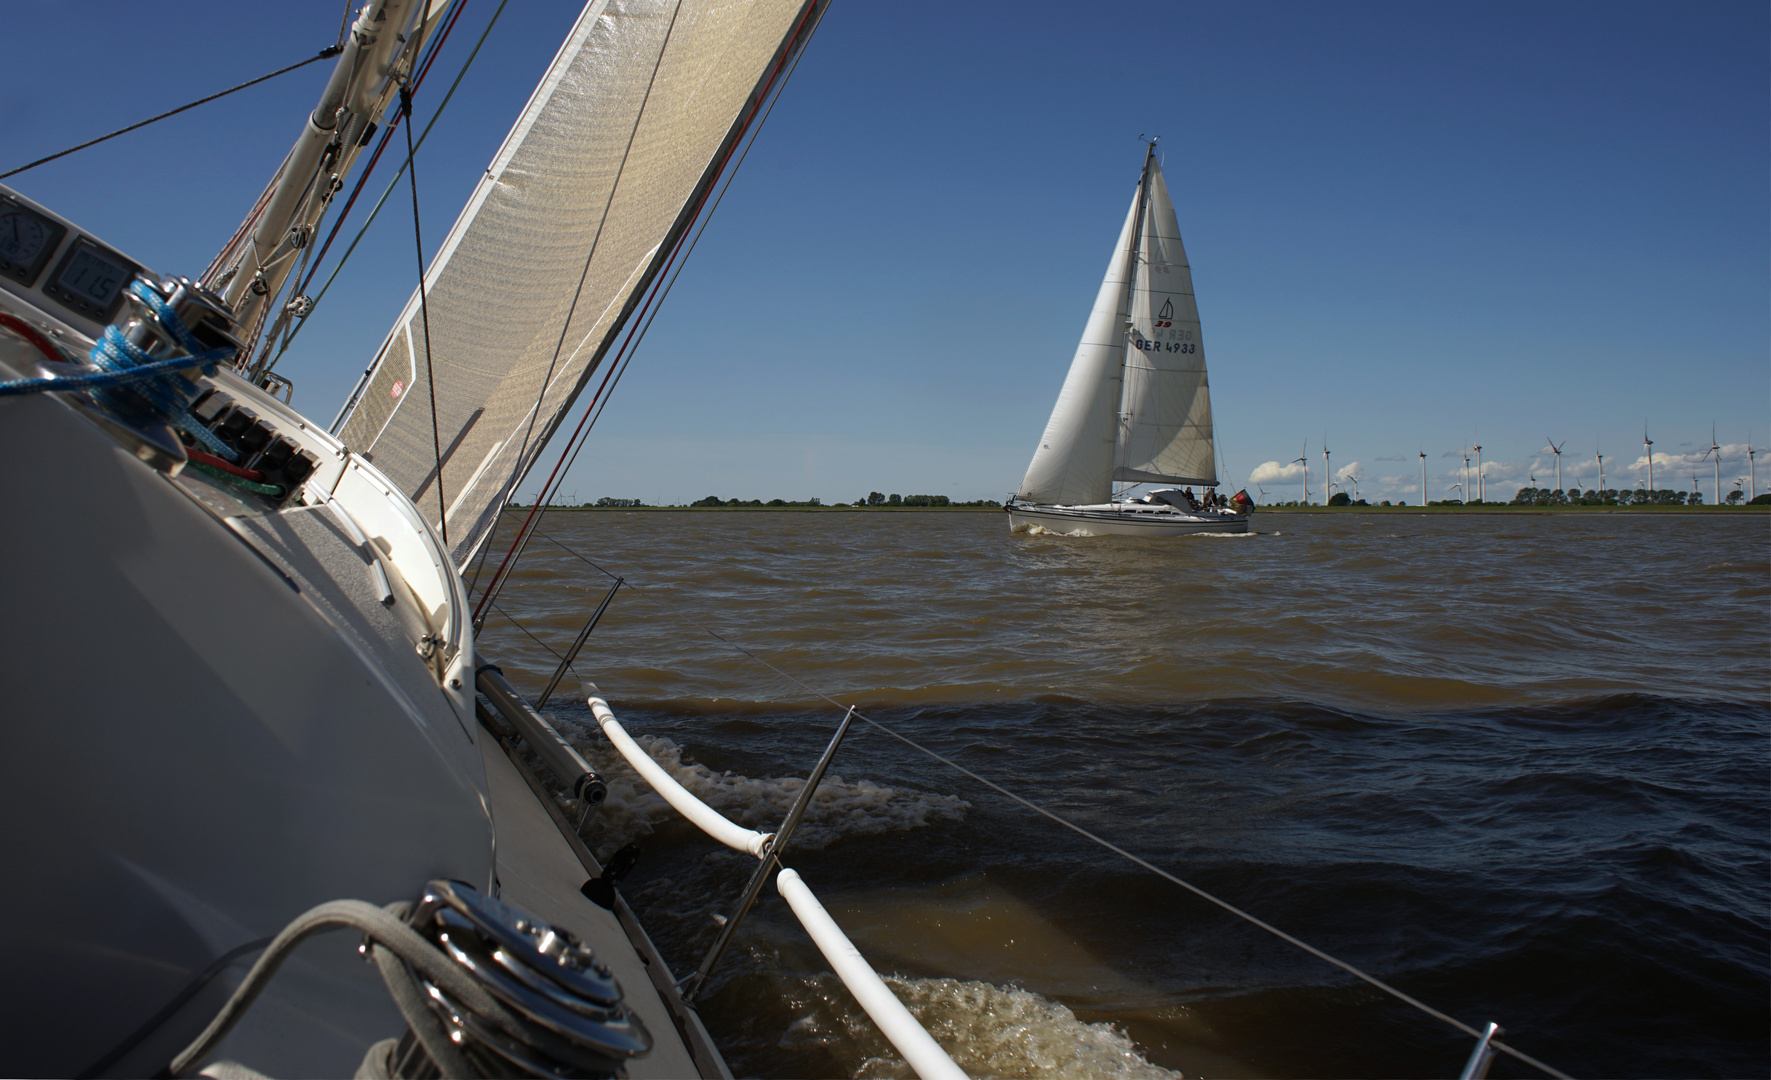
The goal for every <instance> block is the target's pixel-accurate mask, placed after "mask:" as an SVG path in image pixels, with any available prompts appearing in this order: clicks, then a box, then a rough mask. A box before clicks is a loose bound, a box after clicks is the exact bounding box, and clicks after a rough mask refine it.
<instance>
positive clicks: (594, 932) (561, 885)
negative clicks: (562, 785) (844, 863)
mask: <svg viewBox="0 0 1771 1080" xmlns="http://www.w3.org/2000/svg"><path fill="white" fill-rule="evenodd" d="M480 746H481V748H482V750H483V753H484V756H485V761H486V785H487V790H488V792H489V793H490V799H491V804H492V818H493V821H494V822H496V824H497V829H498V881H499V886H500V894H499V895H500V898H501V899H503V900H504V901H505V902H506V903H509V904H512V905H515V906H516V907H519V908H522V909H523V910H525V911H527V912H529V913H530V914H532V915H535V916H537V917H539V918H541V919H545V920H546V921H548V922H551V923H554V924H556V925H558V926H561V927H564V928H565V929H567V930H570V931H571V932H572V933H574V934H576V935H577V936H578V938H579V940H581V941H583V942H584V944H586V945H588V946H589V947H590V948H591V949H592V950H593V951H594V952H595V953H596V955H597V957H598V959H600V960H601V961H602V962H603V963H605V964H607V965H608V966H609V969H610V970H611V971H613V972H614V974H615V978H616V979H617V980H619V981H620V983H621V988H622V990H623V991H624V992H625V995H626V1001H627V1004H628V1006H629V1007H630V1008H632V1009H633V1011H634V1013H635V1014H636V1015H638V1016H639V1018H640V1020H641V1022H642V1023H644V1024H645V1025H646V1029H647V1030H648V1031H650V1032H651V1033H652V1038H653V1047H652V1051H651V1052H650V1053H649V1054H647V1055H645V1056H644V1057H641V1058H637V1059H635V1060H633V1061H632V1062H630V1063H629V1064H628V1066H627V1069H626V1075H627V1076H629V1077H635V1078H643V1077H678V1078H680V1077H690V1076H699V1077H706V1078H716V1077H717V1078H724V1080H730V1077H731V1073H730V1072H729V1071H728V1070H727V1069H726V1066H725V1062H724V1061H723V1060H722V1059H721V1058H720V1056H719V1053H718V1051H717V1050H715V1049H714V1048H713V1042H712V1040H711V1039H709V1038H708V1035H707V1031H706V1029H705V1028H703V1027H702V1026H701V1021H700V1019H699V1018H697V1017H696V1016H695V1014H694V1012H693V1011H692V1010H690V1009H689V1008H688V1007H687V1006H685V1005H683V1003H682V999H681V998H680V997H678V995H677V993H676V988H675V983H674V981H673V979H672V978H671V975H670V971H669V969H668V968H667V967H666V966H665V963H664V959H663V957H661V956H660V955H659V954H658V950H657V949H656V948H655V947H653V945H652V942H651V940H650V939H649V938H648V937H647V936H646V933H645V931H644V930H643V929H642V928H641V927H640V925H639V922H638V920H637V919H635V918H634V916H633V913H632V911H630V910H629V909H628V907H627V902H626V901H625V900H624V899H622V898H621V897H620V895H619V894H617V895H616V899H615V910H614V911H605V910H604V909H603V908H601V907H598V906H597V905H596V904H594V903H592V902H591V901H590V900H588V899H586V898H585V896H584V894H582V893H581V892H579V891H578V890H579V887H580V886H581V885H583V884H584V882H585V881H586V880H587V879H588V878H591V877H595V876H596V875H598V874H600V873H601V872H602V870H601V867H599V866H598V865H597V862H596V859H595V858H594V857H593V856H592V855H591V853H590V851H589V849H587V848H586V847H585V846H584V843H583V842H582V841H580V840H579V839H578V837H577V835H576V834H575V833H574V832H573V831H572V828H571V825H570V824H569V823H568V822H566V821H565V819H564V817H563V815H562V814H561V812H560V810H559V808H558V806H557V805H556V804H555V802H554V800H553V797H552V796H551V795H550V794H548V792H547V790H546V789H545V788H544V787H543V786H542V785H541V783H540V781H539V780H538V779H537V778H536V777H535V775H534V774H533V773H532V772H530V771H529V769H528V767H527V766H526V765H525V764H524V763H523V762H522V761H521V760H520V759H517V758H515V757H514V756H513V755H511V754H510V753H509V751H507V750H506V749H505V748H504V746H503V744H502V743H501V742H500V741H499V740H498V739H496V738H483V739H481V740H480Z"/></svg>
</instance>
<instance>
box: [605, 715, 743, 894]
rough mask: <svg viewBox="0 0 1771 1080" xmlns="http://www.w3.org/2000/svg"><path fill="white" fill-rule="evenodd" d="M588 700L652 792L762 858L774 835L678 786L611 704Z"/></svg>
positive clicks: (723, 838)
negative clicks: (750, 826) (729, 815)
mask: <svg viewBox="0 0 1771 1080" xmlns="http://www.w3.org/2000/svg"><path fill="white" fill-rule="evenodd" d="M586 700H588V702H589V703H590V711H591V714H592V715H594V716H595V717H596V722H597V726H598V727H600V728H602V729H603V734H604V735H607V736H608V737H609V741H610V742H611V743H614V744H615V749H616V750H619V751H620V752H621V756H622V757H624V758H626V759H627V763H628V764H629V765H632V766H633V767H634V770H635V771H636V772H638V773H639V774H640V775H641V776H642V777H644V778H645V781H646V783H648V784H650V785H652V790H653V791H656V792H657V793H658V794H659V795H660V796H662V797H663V799H664V801H665V802H667V803H669V804H670V805H671V806H674V807H676V810H677V812H678V813H680V814H682V816H684V817H686V818H688V819H689V820H690V821H691V822H693V823H694V825H695V826H696V827H697V828H699V829H700V830H701V831H702V832H704V833H706V834H707V835H708V836H711V837H713V838H714V839H715V840H718V841H719V842H720V843H722V844H724V845H726V846H727V847H729V848H736V849H737V850H739V851H742V852H745V853H747V854H750V855H754V856H756V857H757V858H759V859H760V858H762V855H763V852H764V851H766V850H767V849H768V846H769V840H770V839H771V838H772V837H773V836H774V833H759V832H757V831H756V830H755V829H746V828H745V827H744V826H742V825H739V824H738V823H736V822H734V821H732V820H731V819H729V818H727V817H726V816H725V815H724V814H721V813H720V812H719V811H718V810H715V809H714V808H713V807H711V806H708V805H707V804H706V803H704V802H702V801H701V800H700V799H698V798H696V797H695V795H694V794H693V793H692V792H690V791H689V789H688V788H685V787H683V786H682V785H681V784H679V783H677V782H676V779H675V778H674V777H672V776H671V775H670V774H669V773H667V772H665V771H664V769H663V768H662V767H661V766H659V764H658V763H657V762H656V761H653V760H652V755H650V754H648V753H646V751H645V749H644V748H642V747H641V746H640V744H639V743H636V742H634V741H633V737H632V736H630V735H628V734H627V731H626V729H625V728H623V727H622V726H621V722H620V721H619V720H616V719H615V714H614V713H613V712H611V711H610V709H609V703H608V702H606V701H604V700H603V699H602V698H600V697H596V696H595V695H588V696H587V699H586Z"/></svg>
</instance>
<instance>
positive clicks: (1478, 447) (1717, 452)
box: [1261, 424, 1759, 506]
mask: <svg viewBox="0 0 1771 1080" xmlns="http://www.w3.org/2000/svg"><path fill="white" fill-rule="evenodd" d="M1544 442H1545V443H1546V444H1547V445H1545V446H1544V448H1543V449H1544V450H1547V451H1549V452H1550V453H1551V454H1554V455H1555V459H1556V490H1557V491H1562V490H1565V489H1564V488H1563V487H1562V448H1563V447H1564V446H1567V445H1568V440H1567V439H1563V440H1562V441H1561V442H1560V443H1558V442H1556V441H1555V440H1554V439H1551V438H1549V437H1548V436H1545V438H1544ZM1642 450H1643V455H1644V456H1645V457H1646V458H1647V461H1648V490H1649V491H1653V490H1655V487H1654V440H1653V439H1651V438H1649V437H1648V425H1647V424H1643V425H1642ZM1472 451H1473V452H1474V453H1475V455H1476V501H1477V502H1486V501H1488V500H1487V497H1486V496H1487V491H1486V484H1485V482H1484V480H1485V478H1484V477H1483V475H1482V444H1481V443H1476V444H1475V445H1473V446H1471V447H1470V448H1469V449H1467V450H1465V451H1464V452H1463V458H1464V482H1463V483H1461V484H1451V485H1450V486H1448V487H1447V488H1446V490H1447V491H1453V490H1455V491H1458V492H1459V493H1460V495H1461V496H1464V497H1467V496H1468V494H1469V491H1470V453H1471V452H1472ZM1538 452H1539V453H1542V452H1543V450H1540V451H1538ZM1758 452H1759V450H1758V448H1755V447H1754V446H1753V445H1752V442H1751V441H1750V440H1749V441H1748V442H1747V445H1746V461H1747V473H1748V476H1743V477H1739V478H1737V479H1736V481H1735V483H1736V485H1738V484H1739V482H1740V481H1741V480H1748V479H1749V477H1750V483H1751V485H1752V488H1751V494H1750V495H1749V496H1748V498H1749V499H1756V498H1758V497H1759V473H1758V468H1757V462H1756V460H1755V458H1756V456H1757V454H1758ZM1309 454H1310V443H1309V440H1307V439H1306V440H1305V441H1304V446H1303V453H1302V454H1301V455H1300V456H1298V457H1295V458H1292V459H1291V461H1290V462H1289V464H1292V465H1302V466H1303V467H1304V468H1303V473H1304V503H1305V504H1306V505H1308V503H1309V501H1310V460H1309ZM1329 455H1330V451H1329V448H1328V433H1327V432H1323V434H1322V474H1323V475H1324V476H1325V477H1327V484H1328V492H1327V495H1328V496H1330V497H1331V496H1333V494H1334V489H1335V486H1336V485H1335V482H1334V470H1333V467H1332V464H1331V459H1330V456H1329ZM1593 459H1594V461H1595V462H1596V463H1597V464H1598V468H1599V490H1601V491H1603V490H1605V455H1604V454H1603V453H1600V452H1599V449H1598V448H1597V447H1594V448H1593ZM1698 460H1699V461H1709V462H1712V463H1713V465H1714V467H1715V502H1714V503H1713V504H1712V505H1715V506H1720V505H1722V446H1721V444H1720V443H1718V442H1717V441H1716V428H1715V425H1714V424H1711V425H1710V445H1709V447H1708V449H1706V450H1705V451H1704V452H1703V457H1702V458H1699V459H1698ZM1347 479H1349V480H1351V481H1352V482H1353V498H1355V499H1357V498H1358V497H1359V478H1358V477H1357V476H1348V477H1347ZM1531 483H1532V484H1533V486H1535V485H1536V483H1537V477H1536V476H1532V477H1531ZM1691 487H1692V490H1694V491H1695V490H1697V489H1698V480H1697V477H1696V475H1695V474H1694V475H1693V476H1692V477H1691ZM1420 489H1421V501H1423V502H1425V501H1426V493H1427V452H1426V450H1425V449H1424V448H1423V449H1422V450H1421V451H1420ZM1261 494H1262V496H1265V495H1266V489H1265V488H1262V489H1261ZM1324 501H1325V502H1326V501H1327V499H1326V498H1324Z"/></svg>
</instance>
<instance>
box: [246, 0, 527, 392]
mask: <svg viewBox="0 0 1771 1080" xmlns="http://www.w3.org/2000/svg"><path fill="white" fill-rule="evenodd" d="M509 3H510V0H499V4H498V8H497V10H495V11H493V12H492V18H491V20H490V21H489V22H487V23H486V28H485V29H484V30H483V31H481V32H480V39H479V40H478V41H476V42H474V47H473V51H471V52H469V53H468V54H467V60H466V61H464V62H463V63H462V65H461V70H460V71H458V72H456V73H455V81H454V82H452V83H450V84H449V89H448V91H447V92H446V93H444V94H443V100H442V101H440V102H438V103H437V111H436V112H434V113H432V114H431V117H430V120H429V122H428V123H426V124H425V125H424V130H423V131H421V132H419V133H418V142H417V144H416V145H417V147H418V149H420V150H422V149H424V140H426V139H428V138H430V129H431V128H433V127H436V126H437V121H438V120H440V119H442V116H443V110H444V109H447V108H448V107H449V101H450V99H452V98H454V96H455V91H456V89H457V88H458V87H459V86H460V85H461V80H462V79H463V78H465V77H466V75H467V69H468V68H470V67H472V66H473V62H474V59H475V58H476V57H478V56H479V55H480V46H482V45H484V44H485V43H486V38H487V37H488V36H490V35H491V33H492V27H494V26H496V25H498V16H500V15H502V14H503V13H504V8H505V5H507V4H509ZM463 6H465V4H464V5H463ZM455 10H456V12H458V13H459V12H460V10H461V8H460V7H457V8H456V9H455ZM451 26H453V23H451ZM429 70H430V65H429V64H428V63H427V64H425V66H424V71H429ZM423 81H424V72H423V71H421V72H420V73H419V76H418V79H417V80H416V81H415V84H414V86H413V91H414V92H415V93H416V92H417V89H418V86H417V83H422V82H423ZM395 122H396V123H397V122H398V114H396V116H395ZM391 135H392V131H391V129H390V130H389V131H388V132H387V134H386V135H384V136H383V145H385V144H386V139H387V138H388V137H389V136H391ZM380 156H381V148H380V147H377V148H376V151H375V153H374V155H372V156H371V157H370V160H369V164H368V165H366V166H364V168H363V172H362V175H361V176H359V177H358V178H357V185H356V187H355V188H354V189H352V191H351V194H350V197H349V198H348V199H346V200H345V203H344V209H343V210H340V211H339V213H338V217H337V218H336V219H335V220H334V221H333V223H332V230H331V232H329V233H327V235H326V240H325V243H323V244H321V245H320V253H319V254H318V255H316V256H315V257H314V269H313V272H312V273H310V274H308V276H307V278H306V280H304V281H303V282H302V283H301V290H300V291H301V292H302V293H306V292H307V289H308V286H309V285H311V284H313V281H314V278H315V277H317V276H319V273H320V265H319V264H320V262H321V261H322V260H323V259H325V257H326V252H327V251H329V250H331V248H332V241H333V240H334V239H335V238H336V237H337V236H338V231H339V229H341V228H343V226H344V220H345V218H346V217H348V216H349V215H350V212H351V207H352V206H354V205H356V201H357V196H358V194H360V193H361V192H362V190H363V185H364V184H366V183H368V180H369V174H370V173H372V172H374V171H375V164H376V161H377V160H378V159H379V158H380ZM405 172H406V166H405V164H404V163H401V165H400V168H399V170H398V171H397V172H395V173H394V175H393V177H392V179H390V180H388V182H387V188H386V189H385V190H384V191H382V193H381V198H379V199H377V200H376V201H375V207H374V208H373V209H372V210H370V211H369V216H368V217H367V218H365V219H364V221H363V224H362V225H361V226H360V227H359V228H358V229H357V234H356V235H355V236H354V237H352V238H351V242H350V244H349V246H347V247H346V248H345V249H344V254H343V255H340V256H339V257H338V262H336V263H334V264H333V266H332V272H331V273H330V274H328V275H327V276H326V282H325V284H323V285H321V286H320V291H319V292H317V293H315V294H314V295H313V296H312V297H310V298H309V300H308V314H307V315H304V316H302V318H301V321H300V322H297V323H296V324H295V325H294V326H293V327H292V328H290V330H289V335H288V337H286V338H285V339H284V340H283V345H282V347H281V348H280V349H278V350H277V355H275V356H273V357H271V359H270V363H268V364H267V365H265V370H266V371H269V370H271V369H272V368H274V367H276V366H277V361H279V360H281V359H283V354H284V353H286V352H288V351H289V347H290V346H291V345H293V344H295V337H296V335H297V334H300V333H301V331H302V328H303V327H305V326H306V325H307V322H308V317H309V316H311V315H312V314H313V311H314V308H317V307H319V306H320V301H321V300H323V299H325V296H326V292H327V290H328V289H330V288H332V283H333V282H334V281H337V280H338V275H339V272H340V271H342V270H343V269H344V264H345V263H347V262H349V261H350V257H351V255H352V254H353V253H355V251H356V250H357V244H358V243H360V242H361V241H362V239H363V236H364V234H365V233H367V232H368V231H369V226H371V225H373V224H375V218H376V217H377V216H378V215H379V214H380V213H381V208H382V207H383V206H385V205H386V204H387V200H388V198H389V196H391V195H393V193H394V189H395V188H396V187H398V186H399V185H400V180H401V179H402V178H403V177H404V176H405Z"/></svg>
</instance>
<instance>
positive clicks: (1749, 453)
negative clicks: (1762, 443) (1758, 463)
mask: <svg viewBox="0 0 1771 1080" xmlns="http://www.w3.org/2000/svg"><path fill="white" fill-rule="evenodd" d="M1756 453H1758V451H1757V450H1754V449H1753V444H1752V440H1751V439H1748V440H1747V443H1746V471H1747V472H1748V473H1749V474H1751V476H1752V482H1753V494H1752V497H1753V498H1755V499H1756V498H1758V497H1759V472H1758V470H1757V469H1756V468H1754V467H1753V455H1754V454H1756Z"/></svg>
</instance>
